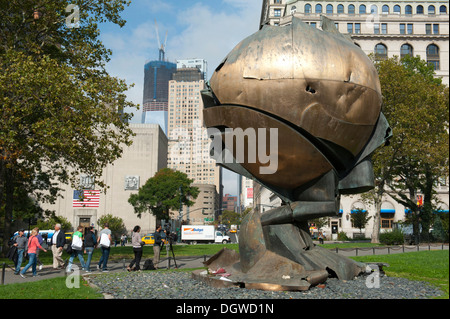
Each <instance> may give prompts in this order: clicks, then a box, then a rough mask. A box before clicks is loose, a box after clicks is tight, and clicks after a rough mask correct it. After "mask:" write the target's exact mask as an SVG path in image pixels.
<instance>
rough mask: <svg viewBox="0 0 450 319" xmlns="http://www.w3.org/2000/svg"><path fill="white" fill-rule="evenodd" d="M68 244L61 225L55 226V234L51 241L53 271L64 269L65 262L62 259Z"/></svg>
mask: <svg viewBox="0 0 450 319" xmlns="http://www.w3.org/2000/svg"><path fill="white" fill-rule="evenodd" d="M65 244H66V236H65V234H64V232H63V231H62V230H61V224H56V225H55V233H54V234H53V236H52V239H51V245H52V254H53V269H55V270H56V269H64V260H63V259H62V254H63V248H64V245H65Z"/></svg>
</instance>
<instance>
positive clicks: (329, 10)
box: [327, 4, 333, 14]
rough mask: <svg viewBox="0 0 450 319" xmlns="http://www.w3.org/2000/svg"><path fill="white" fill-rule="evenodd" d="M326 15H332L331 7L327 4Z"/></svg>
mask: <svg viewBox="0 0 450 319" xmlns="http://www.w3.org/2000/svg"><path fill="white" fill-rule="evenodd" d="M327 14H333V5H332V4H327Z"/></svg>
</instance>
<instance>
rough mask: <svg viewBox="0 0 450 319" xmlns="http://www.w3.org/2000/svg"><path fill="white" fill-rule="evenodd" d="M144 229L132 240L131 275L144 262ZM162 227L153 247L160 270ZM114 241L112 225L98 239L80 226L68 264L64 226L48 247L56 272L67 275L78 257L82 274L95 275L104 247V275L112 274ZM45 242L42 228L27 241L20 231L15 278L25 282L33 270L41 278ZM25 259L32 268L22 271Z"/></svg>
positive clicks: (16, 241)
mask: <svg viewBox="0 0 450 319" xmlns="http://www.w3.org/2000/svg"><path fill="white" fill-rule="evenodd" d="M140 231H141V227H140V226H135V227H134V229H133V232H132V236H131V244H132V247H133V253H134V259H133V260H132V261H131V263H130V264H129V266H128V267H127V270H128V271H140V270H141V268H140V262H141V258H142V252H143V245H144V242H143V241H142V240H141V236H140ZM161 232H162V227H161V225H157V227H156V232H155V234H154V239H155V242H154V244H153V254H154V257H153V265H154V268H155V269H158V264H159V256H160V250H161V244H162V236H161V235H162V234H161ZM112 242H113V239H112V238H111V230H110V229H109V225H108V223H106V224H104V225H103V229H102V230H101V231H100V233H99V234H98V238H97V237H96V235H95V231H94V226H91V227H89V228H88V229H87V231H86V232H85V234H83V227H82V226H78V227H77V231H76V232H74V233H73V235H72V242H71V243H70V245H68V246H69V247H68V251H67V252H68V253H70V257H69V261H68V263H67V266H66V263H65V262H64V260H63V258H62V254H63V251H64V246H65V245H66V235H65V233H64V231H62V230H61V224H56V225H55V232H54V234H53V236H52V237H51V239H50V240H49V242H48V244H49V245H50V247H51V251H52V254H53V269H54V270H63V269H65V271H66V272H68V273H70V272H72V265H73V262H74V259H75V257H77V258H78V260H79V261H80V264H81V268H82V270H84V271H86V272H91V261H92V255H93V253H94V249H95V248H97V247H98V246H100V248H101V250H102V256H101V257H100V260H99V262H98V264H97V269H98V270H100V271H102V272H107V271H108V267H107V265H108V259H109V253H110V247H111V243H112ZM43 243H44V239H43V238H42V236H41V235H40V234H39V228H33V230H32V231H31V236H30V237H29V238H27V237H26V236H25V235H24V230H23V229H20V230H19V231H18V235H17V236H16V237H14V238H13V240H12V246H13V248H14V249H15V251H16V253H17V259H14V261H15V272H14V274H16V275H20V276H21V277H23V278H25V273H26V272H27V270H28V269H29V268H30V267H31V268H32V274H33V277H35V276H39V275H38V274H37V265H38V264H39V270H41V269H42V265H43V264H42V263H41V262H40V260H39V251H40V250H43V251H44V252H45V253H46V252H47V250H46V249H45V248H43V247H42V244H43ZM84 254H87V260H86V261H85V260H84V256H83V255H84ZM25 256H28V258H29V261H28V264H27V265H26V266H25V267H24V268H23V269H22V270H20V269H21V267H22V262H23V259H24V257H25Z"/></svg>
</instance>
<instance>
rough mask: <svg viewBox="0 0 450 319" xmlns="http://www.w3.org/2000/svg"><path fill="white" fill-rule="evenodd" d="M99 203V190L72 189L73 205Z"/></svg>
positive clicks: (92, 205)
mask: <svg viewBox="0 0 450 319" xmlns="http://www.w3.org/2000/svg"><path fill="white" fill-rule="evenodd" d="M99 204H100V191H99V190H81V191H80V190H74V191H73V207H98V206H99Z"/></svg>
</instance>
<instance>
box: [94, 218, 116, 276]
mask: <svg viewBox="0 0 450 319" xmlns="http://www.w3.org/2000/svg"><path fill="white" fill-rule="evenodd" d="M103 227H104V228H103V229H102V230H101V232H100V233H99V238H100V248H101V249H102V257H100V261H99V262H98V265H97V269H99V270H102V271H103V272H108V266H107V264H108V258H109V252H110V250H111V242H112V238H111V230H110V229H109V224H108V223H105V225H103Z"/></svg>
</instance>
